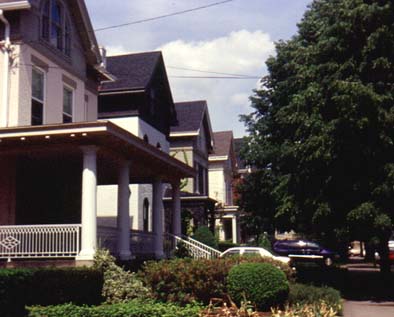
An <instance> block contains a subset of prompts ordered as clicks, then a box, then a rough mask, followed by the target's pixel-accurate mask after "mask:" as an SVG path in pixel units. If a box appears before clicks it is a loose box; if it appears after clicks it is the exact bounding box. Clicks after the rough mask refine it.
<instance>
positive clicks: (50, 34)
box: [41, 0, 71, 56]
mask: <svg viewBox="0 0 394 317" xmlns="http://www.w3.org/2000/svg"><path fill="white" fill-rule="evenodd" d="M70 33H71V30H70V22H69V20H68V18H67V16H66V12H65V6H64V5H63V4H62V3H61V2H60V1H58V0H45V1H44V3H43V6H42V13H41V37H42V38H43V39H44V40H45V41H47V42H48V43H50V44H51V45H53V46H54V47H56V48H57V49H58V50H59V51H61V52H63V53H64V54H66V55H68V56H70V54H71V35H70Z"/></svg>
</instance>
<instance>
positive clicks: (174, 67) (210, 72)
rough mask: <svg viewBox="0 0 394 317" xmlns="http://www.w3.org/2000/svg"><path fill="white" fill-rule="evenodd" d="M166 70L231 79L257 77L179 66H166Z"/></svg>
mask: <svg viewBox="0 0 394 317" xmlns="http://www.w3.org/2000/svg"><path fill="white" fill-rule="evenodd" d="M166 68H172V69H179V70H186V71H191V72H198V73H207V74H216V75H226V76H231V77H256V76H254V75H242V74H231V73H221V72H214V71H208V70H201V69H194V68H186V67H178V66H166Z"/></svg>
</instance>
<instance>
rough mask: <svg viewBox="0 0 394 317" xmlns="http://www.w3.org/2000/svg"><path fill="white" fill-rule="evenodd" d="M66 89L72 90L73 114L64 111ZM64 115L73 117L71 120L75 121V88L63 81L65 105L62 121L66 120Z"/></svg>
mask: <svg viewBox="0 0 394 317" xmlns="http://www.w3.org/2000/svg"><path fill="white" fill-rule="evenodd" d="M65 90H68V91H69V92H71V94H72V96H71V116H70V114H68V113H66V112H65V111H64V92H65ZM64 116H68V117H71V122H70V123H72V122H74V117H75V88H73V87H71V86H70V85H67V84H66V83H64V82H63V107H62V122H63V123H66V122H64Z"/></svg>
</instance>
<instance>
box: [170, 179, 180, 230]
mask: <svg viewBox="0 0 394 317" xmlns="http://www.w3.org/2000/svg"><path fill="white" fill-rule="evenodd" d="M181 228H182V225H181V188H180V183H179V182H176V183H173V184H172V233H173V234H174V235H176V236H178V237H179V236H180V235H181V234H182V229H181Z"/></svg>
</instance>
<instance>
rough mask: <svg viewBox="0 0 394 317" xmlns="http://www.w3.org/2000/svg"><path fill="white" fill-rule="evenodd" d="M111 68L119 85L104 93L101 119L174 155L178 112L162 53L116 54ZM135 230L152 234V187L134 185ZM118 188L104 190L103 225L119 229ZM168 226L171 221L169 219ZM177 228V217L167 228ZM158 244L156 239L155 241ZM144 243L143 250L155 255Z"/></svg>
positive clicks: (101, 192)
mask: <svg viewBox="0 0 394 317" xmlns="http://www.w3.org/2000/svg"><path fill="white" fill-rule="evenodd" d="M106 65H107V69H108V71H109V72H111V74H113V75H114V76H115V77H116V80H115V81H114V82H108V83H104V84H103V85H101V87H100V89H99V107H98V109H99V118H100V119H106V120H109V121H111V122H113V123H116V124H118V125H119V126H121V127H122V128H123V129H125V130H127V131H129V132H130V133H132V134H134V135H135V136H137V137H139V138H140V139H143V140H144V141H145V142H146V143H148V144H151V145H152V146H154V147H156V148H157V149H159V150H161V151H163V152H165V153H169V142H168V137H169V132H170V126H171V125H174V124H176V123H177V114H176V111H175V107H174V102H173V99H172V94H171V89H170V86H169V83H168V78H167V74H166V69H165V66H164V60H163V57H162V54H161V52H144V53H136V54H125V55H119V56H111V57H108V58H107V59H106ZM129 189H130V192H131V195H130V218H131V223H130V227H131V228H132V229H133V232H132V234H133V233H141V234H142V233H145V235H144V236H145V237H149V233H152V228H153V223H152V205H153V201H152V199H153V196H152V193H153V191H152V185H151V184H150V185H149V182H148V184H147V185H142V184H141V182H140V183H139V184H138V185H137V184H130V188H129ZM116 195H117V188H116V186H114V185H107V186H100V187H99V195H98V197H99V209H98V216H99V223H100V224H102V225H103V226H107V227H116V214H117V204H116ZM167 222H168V221H167ZM166 229H167V231H171V232H172V231H173V230H172V219H170V223H169V224H168V225H167V226H166ZM151 241H152V239H151ZM147 243H148V241H147V239H145V245H142V249H141V250H140V251H141V252H144V251H145V252H149V250H151V249H150V248H149V247H147Z"/></svg>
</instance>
